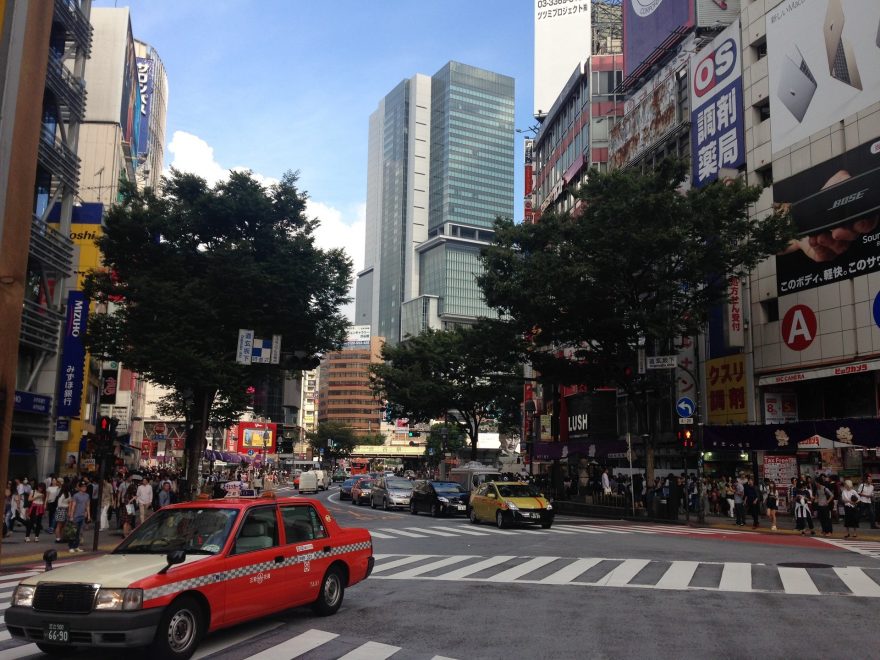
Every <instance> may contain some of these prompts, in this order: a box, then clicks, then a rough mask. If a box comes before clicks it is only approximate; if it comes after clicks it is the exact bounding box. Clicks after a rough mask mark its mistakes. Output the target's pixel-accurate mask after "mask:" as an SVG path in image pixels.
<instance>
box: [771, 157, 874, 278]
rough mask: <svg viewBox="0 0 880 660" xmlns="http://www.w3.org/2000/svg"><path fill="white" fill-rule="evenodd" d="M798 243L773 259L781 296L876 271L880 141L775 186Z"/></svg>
mask: <svg viewBox="0 0 880 660" xmlns="http://www.w3.org/2000/svg"><path fill="white" fill-rule="evenodd" d="M773 201H774V202H776V203H778V204H788V205H790V210H791V215H792V218H793V220H794V223H795V225H796V226H797V229H798V233H799V238H798V239H797V240H795V241H793V242H792V243H791V245H790V246H789V248H788V250H787V251H786V252H785V253H784V254H780V255H777V257H776V278H777V286H778V287H779V295H784V294H787V293H796V292H798V291H803V290H805V289H812V288H815V287H819V286H822V285H823V284H830V283H832V282H838V281H841V280H848V279H851V278H853V277H855V276H857V275H864V274H866V273H873V272H876V271H878V270H880V231H878V219H880V140H877V141H872V142H869V143H867V144H863V145H861V146H859V147H856V148H855V149H851V150H849V151H847V152H846V153H844V154H842V155H841V156H837V157H836V158H832V159H830V160H827V161H825V162H824V163H821V164H819V165H816V166H814V167H811V168H810V169H808V170H805V171H803V172H801V173H799V174H795V175H794V176H790V177H788V178H787V179H783V180H782V181H779V182H777V183H774V184H773Z"/></svg>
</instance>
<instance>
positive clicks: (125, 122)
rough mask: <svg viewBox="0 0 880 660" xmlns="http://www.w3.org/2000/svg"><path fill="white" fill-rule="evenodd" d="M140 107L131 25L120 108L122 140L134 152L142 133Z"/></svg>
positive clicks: (126, 45)
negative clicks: (139, 118) (139, 117)
mask: <svg viewBox="0 0 880 660" xmlns="http://www.w3.org/2000/svg"><path fill="white" fill-rule="evenodd" d="M139 106H140V88H139V87H138V74H137V58H136V57H135V54H134V38H133V37H132V36H131V24H129V26H128V37H127V40H126V44H125V63H124V65H123V71H122V98H121V103H120V108H119V125H120V126H121V128H122V140H123V142H124V143H126V144H127V145H128V146H129V149H131V150H132V152H133V151H134V148H135V145H136V144H137V142H138V135H139V133H140V122H139V121H138V116H139V115H138V110H137V109H138V107H139Z"/></svg>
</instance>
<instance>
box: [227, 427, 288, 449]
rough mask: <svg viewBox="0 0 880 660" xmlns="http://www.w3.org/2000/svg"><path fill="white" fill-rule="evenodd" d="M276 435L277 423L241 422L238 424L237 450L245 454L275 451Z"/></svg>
mask: <svg viewBox="0 0 880 660" xmlns="http://www.w3.org/2000/svg"><path fill="white" fill-rule="evenodd" d="M277 437H278V425H277V424H271V423H267V422H241V423H240V424H239V425H238V450H237V451H239V452H241V453H242V454H247V453H248V452H249V451H250V450H253V451H254V453H257V454H259V453H266V454H274V453H275V451H276V450H275V442H276V439H277Z"/></svg>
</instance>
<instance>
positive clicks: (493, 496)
mask: <svg viewBox="0 0 880 660" xmlns="http://www.w3.org/2000/svg"><path fill="white" fill-rule="evenodd" d="M486 497H489V498H492V499H493V500H494V499H495V493H486Z"/></svg>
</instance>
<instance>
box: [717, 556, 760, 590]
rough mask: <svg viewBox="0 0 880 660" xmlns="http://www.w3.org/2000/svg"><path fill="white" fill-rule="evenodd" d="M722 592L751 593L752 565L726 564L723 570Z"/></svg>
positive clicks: (719, 585) (720, 587) (720, 584)
mask: <svg viewBox="0 0 880 660" xmlns="http://www.w3.org/2000/svg"><path fill="white" fill-rule="evenodd" d="M718 589H720V590H721V591H751V590H752V565H751V564H743V563H740V562H726V563H725V564H724V568H723V569H722V570H721V582H720V583H719V584H718Z"/></svg>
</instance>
